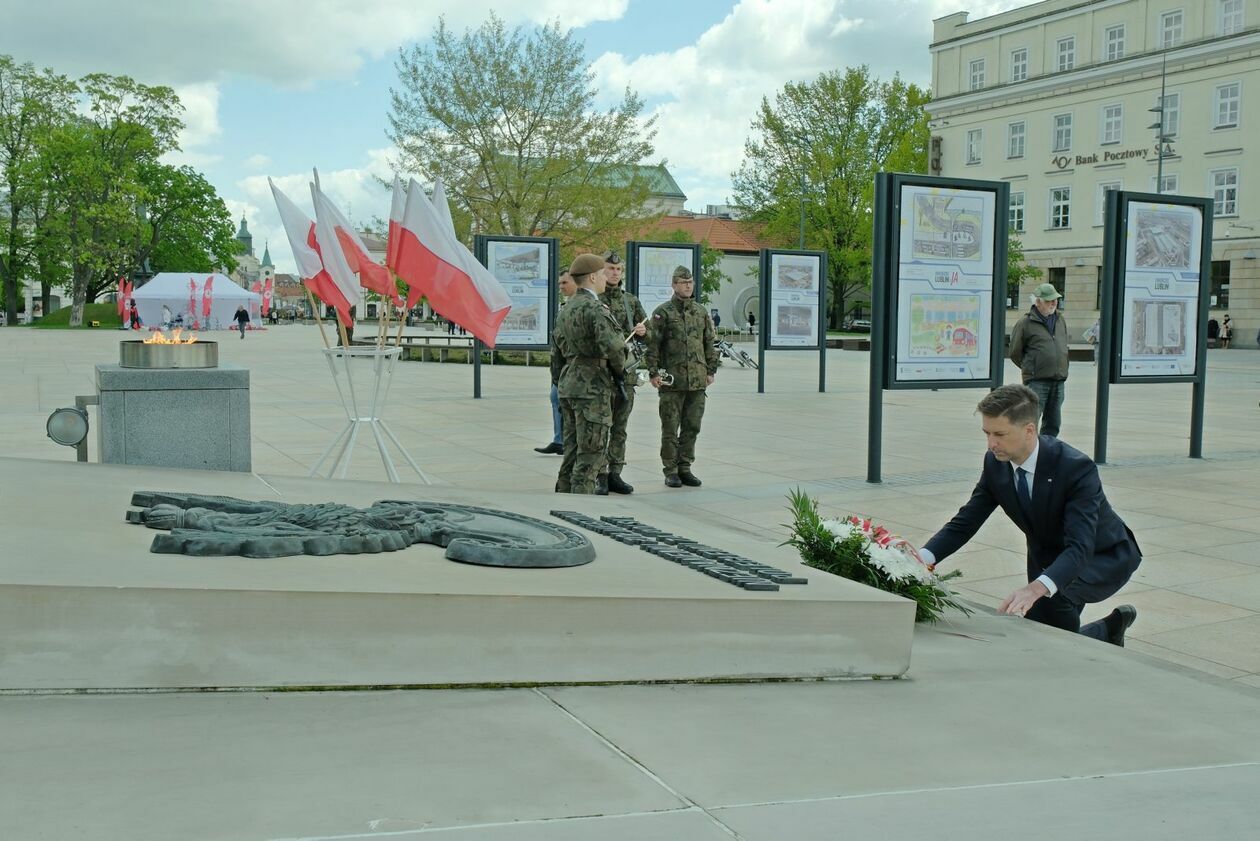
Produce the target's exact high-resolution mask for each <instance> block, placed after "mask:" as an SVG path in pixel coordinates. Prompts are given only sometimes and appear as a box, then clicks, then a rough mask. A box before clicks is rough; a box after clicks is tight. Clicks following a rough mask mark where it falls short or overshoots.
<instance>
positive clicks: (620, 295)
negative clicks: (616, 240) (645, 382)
mask: <svg viewBox="0 0 1260 841" xmlns="http://www.w3.org/2000/svg"><path fill="white" fill-rule="evenodd" d="M599 298H600V300H601V301H603V302H604V303H605V304H606V305H607V306H608V311H609V312H610V313H612V317H613V321H615V322H617V326H618V327H620V328H621V339H622V349H623V350H624V351H625V352H626V353H627V354H628V353H630V352H631V348H630V344H629V343H627V342H626V337H627V336H629V335H630V331H631V330H633V329H634V325H636V324H638V323H639V322H640V321H647V313H646V312H644V311H643V305H642V304H640V303H639V299H638V298H636V297H634V296H633V295H631V294H630V293H629V292H627V291H626V288H625V286H618V287H617V288H616V289H613V288H612V287H611V286H610V287H608V289H607V290H606V291H605V292H604V294H603V295H600V296H599ZM644 339H646V336H645V337H644ZM644 339H634V340H631V341H638V342H642V341H644ZM641 346H642V345H640V347H641ZM629 361H630V358H629V356H627V357H626V363H627V364H628V363H629ZM634 367H635V368H636V369H637V368H638V367H639V366H638V365H635V366H634ZM625 382H626V386H627V387H629V388H634V387H635V386H636V385H638V377H637V376H635V375H633V374H632V375H630V376H627V377H626V380H625Z"/></svg>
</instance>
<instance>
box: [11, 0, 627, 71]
mask: <svg viewBox="0 0 1260 841" xmlns="http://www.w3.org/2000/svg"><path fill="white" fill-rule="evenodd" d="M627 2H628V0H541V2H534V3H523V4H516V5H514V6H511V7H507V8H502V7H503V6H504V4H502V3H500V2H496V0H462V2H458V3H456V2H445V3H432V2H427V3H423V2H422V3H417V2H415V0H372V2H368V3H364V2H362V0H321V2H318V3H312V2H310V0H267V2H264V3H258V2H256V0H217V2H213V3H171V2H169V0H127V2H123V3H101V2H99V0H44V2H39V3H10V4H7V7H6V9H5V12H4V24H3V26H2V27H0V53H8V54H10V55H13V56H14V57H15V58H17V59H18V60H19V61H28V60H29V61H33V62H35V63H36V64H37V65H41V66H44V65H50V66H52V67H54V68H55V69H56V70H58V71H59V72H62V73H67V74H69V75H73V76H78V75H82V74H84V73H89V72H97V71H103V72H108V73H123V74H127V75H131V76H134V77H136V78H137V79H139V80H140V81H143V82H146V83H148V84H158V83H161V84H172V85H183V84H186V83H189V82H202V81H206V80H215V79H220V78H222V77H224V76H226V75H229V74H233V75H241V76H246V77H252V78H255V79H260V80H264V81H267V82H271V83H274V84H278V85H283V86H304V85H307V84H310V83H312V82H315V81H318V80H320V79H337V78H344V77H347V76H350V75H352V74H353V73H354V72H355V71H356V70H357V69H358V68H359V66H360V65H361V64H362V62H363V61H364V59H365V58H379V57H380V56H383V55H386V54H388V53H391V52H393V51H394V50H395V49H397V48H398V47H399V46H401V45H403V44H406V43H409V42H411V41H416V40H423V39H425V38H427V37H428V36H429V34H430V33H431V32H432V31H433V28H434V26H435V25H436V24H437V20H438V17H439V16H440V15H443V14H445V15H446V20H447V24H448V26H450V27H451V28H453V29H455V30H456V31H460V30H462V29H463V28H464V27H467V26H477V25H479V24H480V23H481V22H482V21H484V20H485V19H486V18H487V17H488V15H489V14H490V12H491V10H494V11H496V12H497V13H498V14H499V15H500V16H502V17H503V18H504V19H505V20H506V21H507V22H508V23H509V24H517V23H523V22H543V21H550V20H553V19H559V20H560V21H561V22H562V24H563V25H564V26H566V27H575V28H576V27H581V26H584V25H586V24H588V23H591V22H593V21H599V20H617V19H618V18H620V17H621V16H622V15H623V14H624V13H625V10H626V6H627Z"/></svg>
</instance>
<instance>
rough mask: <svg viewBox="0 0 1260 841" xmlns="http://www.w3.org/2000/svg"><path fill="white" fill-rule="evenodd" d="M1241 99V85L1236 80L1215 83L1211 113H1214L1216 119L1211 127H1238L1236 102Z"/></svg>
mask: <svg viewBox="0 0 1260 841" xmlns="http://www.w3.org/2000/svg"><path fill="white" fill-rule="evenodd" d="M1241 99H1242V85H1241V84H1239V83H1238V82H1230V83H1229V84H1227V85H1217V86H1216V93H1215V96H1214V97H1213V100H1212V102H1213V104H1212V113H1213V114H1215V115H1216V121H1215V123H1213V125H1212V127H1213V128H1237V127H1238V103H1239V100H1241Z"/></svg>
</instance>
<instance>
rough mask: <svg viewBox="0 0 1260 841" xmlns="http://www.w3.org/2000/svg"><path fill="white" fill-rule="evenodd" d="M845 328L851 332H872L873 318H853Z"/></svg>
mask: <svg viewBox="0 0 1260 841" xmlns="http://www.w3.org/2000/svg"><path fill="white" fill-rule="evenodd" d="M845 329H846V330H848V331H849V332H850V333H869V332H871V320H870V319H869V318H851V319H849V324H848V326H847V327H846V328H845Z"/></svg>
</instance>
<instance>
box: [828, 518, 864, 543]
mask: <svg viewBox="0 0 1260 841" xmlns="http://www.w3.org/2000/svg"><path fill="white" fill-rule="evenodd" d="M820 525H821V526H822V527H823V528H824V529H826V530H827V531H828V532H830V533H831V534H833V535H834V536H835V537H837V538H839V539H840V540H844V539H845V538H846V537H849V536H850V535H852V534H853V533H854V532H855V531H859V529H857V528H856V527H855V526H854V525H853V524H852V523H850V522H847V521H845V520H823V521H822V523H820Z"/></svg>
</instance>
